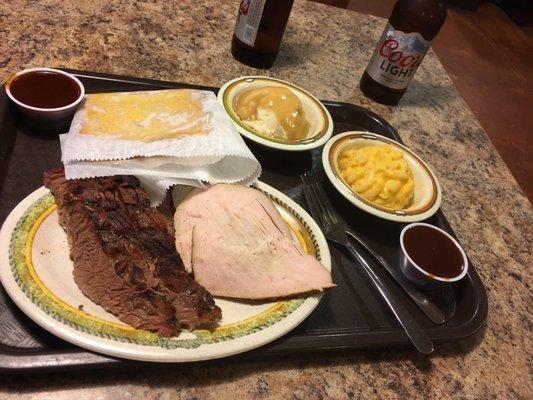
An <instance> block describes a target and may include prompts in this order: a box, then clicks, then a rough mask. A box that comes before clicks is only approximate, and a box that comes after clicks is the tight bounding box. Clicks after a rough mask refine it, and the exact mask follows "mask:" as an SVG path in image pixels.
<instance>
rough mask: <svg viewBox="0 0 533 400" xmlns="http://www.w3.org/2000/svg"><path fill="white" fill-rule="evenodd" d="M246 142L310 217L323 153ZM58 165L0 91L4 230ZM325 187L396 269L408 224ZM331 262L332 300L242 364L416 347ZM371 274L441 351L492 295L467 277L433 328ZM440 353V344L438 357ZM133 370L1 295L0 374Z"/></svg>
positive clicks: (374, 126)
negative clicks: (310, 196)
mask: <svg viewBox="0 0 533 400" xmlns="http://www.w3.org/2000/svg"><path fill="white" fill-rule="evenodd" d="M69 72H71V73H74V74H75V75H77V76H78V78H80V79H81V81H82V82H83V84H84V85H85V88H86V91H87V93H95V92H112V91H135V90H155V89H162V88H180V87H194V88H200V89H206V90H212V91H215V92H216V91H217V89H216V88H210V87H202V86H196V85H189V84H183V83H172V82H161V81H154V80H146V79H137V78H129V77H121V76H111V75H103V74H97V73H91V72H83V71H69ZM323 103H324V104H325V106H326V107H327V108H328V110H329V111H330V113H331V115H332V117H333V122H334V126H335V131H334V134H337V133H340V132H345V131H349V130H368V131H372V132H375V133H379V134H382V135H385V136H387V137H390V138H393V139H395V140H397V141H399V142H401V139H400V137H399V136H398V133H397V132H396V130H395V129H394V128H393V127H392V126H391V125H389V124H388V123H387V122H386V121H385V120H383V119H382V118H380V117H379V116H378V115H376V114H374V113H372V112H370V111H368V110H366V109H364V108H362V107H358V106H355V105H353V104H347V103H338V102H332V101H324V102H323ZM247 143H248V145H249V147H250V149H251V150H252V151H253V153H254V154H255V155H256V157H257V158H258V160H259V161H260V163H261V165H262V166H263V174H262V176H261V178H260V179H261V180H262V181H264V182H266V183H268V184H269V185H272V186H274V187H275V188H277V189H279V190H281V191H282V192H284V193H285V194H286V195H288V196H289V197H291V198H292V199H294V200H295V201H296V202H297V203H299V204H300V205H302V206H303V207H304V208H307V205H306V203H305V200H304V199H303V197H302V191H301V187H300V179H299V175H300V174H302V173H304V172H306V171H309V170H316V171H321V170H322V166H321V152H322V148H318V149H315V150H313V151H308V152H301V153H296V154H295V153H290V154H289V153H287V152H280V151H273V150H267V149H266V148H262V147H259V146H257V145H255V144H254V143H251V142H247ZM428 161H431V160H428ZM59 165H60V149H59V141H58V137H57V132H48V133H43V132H35V131H31V130H28V129H26V128H24V126H23V123H22V121H20V120H19V119H18V117H17V115H16V112H15V111H14V110H13V109H12V107H11V105H10V104H9V103H8V101H7V97H6V95H5V91H4V90H1V92H0V221H1V222H3V221H4V219H5V217H6V216H7V215H8V214H9V212H10V211H11V210H12V209H13V207H15V206H16V205H17V203H18V202H19V201H21V200H22V199H23V198H24V197H25V196H27V195H28V194H29V193H31V192H32V191H34V190H35V189H37V188H38V187H39V186H41V174H42V172H43V171H45V170H47V169H49V168H52V167H56V166H59ZM323 185H324V188H325V189H326V192H327V194H328V196H329V197H330V200H331V201H332V203H333V204H334V205H335V207H336V208H337V210H338V211H339V212H340V213H341V215H343V216H344V218H345V219H346V220H347V221H348V223H349V224H350V225H351V226H352V228H353V229H354V230H355V231H356V232H358V233H359V234H360V236H362V237H364V239H365V241H366V242H367V243H368V245H369V246H371V247H372V248H373V250H374V251H375V252H377V253H378V254H380V255H381V256H382V257H383V258H384V259H386V260H388V261H390V262H393V263H394V262H395V260H396V259H397V257H398V248H399V247H398V237H399V232H400V230H401V229H402V227H403V226H404V225H403V224H400V223H393V222H387V221H382V220H379V219H378V218H375V217H372V216H370V215H368V214H365V213H363V212H361V211H358V210H357V209H355V208H354V207H353V206H351V205H350V204H349V203H348V202H347V201H346V200H344V199H343V198H342V197H341V196H340V195H338V194H337V192H336V191H335V190H334V189H333V187H332V186H331V184H330V183H329V181H327V179H326V178H324V179H323ZM427 222H429V223H431V224H434V225H437V226H440V227H442V228H443V229H445V230H446V231H448V232H450V233H451V234H452V235H453V232H452V230H451V228H450V226H449V224H448V223H447V221H446V219H445V217H444V215H443V213H442V212H441V211H438V212H437V214H436V215H435V216H433V217H432V218H430V219H429V220H428V221H427ZM331 254H332V261H333V278H334V281H335V282H336V283H337V284H338V286H337V287H336V288H335V289H333V290H330V291H328V292H327V294H326V295H325V296H324V298H323V299H322V301H321V302H320V304H319V306H318V307H317V308H316V310H315V311H314V312H313V313H312V314H311V315H310V316H309V318H307V319H306V320H305V321H304V322H303V323H302V324H301V325H300V326H298V327H297V328H296V329H294V330H293V331H292V332H290V333H288V334H287V335H285V336H283V337H282V338H280V339H278V340H276V341H275V342H273V343H271V344H269V345H266V346H263V347H261V348H259V349H257V350H254V351H252V352H249V353H244V354H243V355H240V356H237V357H243V356H244V357H246V356H248V355H251V354H253V355H254V356H257V355H273V354H282V353H297V352H311V351H320V350H341V349H342V350H346V349H363V348H371V347H379V346H409V345H410V342H409V339H408V338H407V336H406V335H405V333H404V332H403V330H402V329H401V327H400V325H399V324H398V323H397V322H396V320H395V319H394V317H393V316H392V315H391V313H390V312H389V310H388V309H387V307H386V305H385V304H384V302H383V301H382V300H381V298H380V297H379V296H378V295H377V293H376V291H375V290H374V288H373V287H372V284H371V283H370V282H369V280H368V279H367V277H366V275H365V274H364V272H362V270H361V269H360V267H358V266H357V265H356V264H355V263H354V262H352V261H351V260H350V259H349V258H347V257H345V256H344V255H343V253H342V252H340V251H338V250H337V249H336V248H334V247H331ZM374 268H375V270H376V272H377V273H378V274H380V275H381V276H383V278H384V279H386V280H388V282H389V284H390V286H391V287H392V288H393V290H394V291H396V292H397V293H398V295H399V296H401V298H403V299H404V300H405V305H406V307H408V309H409V310H410V311H411V312H412V314H413V316H414V318H415V319H416V320H417V321H418V322H419V323H420V324H421V326H422V327H423V328H424V329H425V331H426V332H427V333H428V335H429V336H430V337H431V338H432V339H433V340H434V341H435V342H436V343H438V342H443V341H453V340H458V339H462V338H465V337H468V336H470V335H472V334H474V333H475V332H476V331H478V330H479V329H480V328H481V327H482V326H483V325H484V323H485V321H486V318H487V298H486V293H485V289H484V287H483V284H482V283H481V281H480V279H479V276H478V275H477V273H476V271H475V268H474V267H473V266H471V267H470V269H469V272H468V275H467V276H466V278H465V279H463V280H462V281H460V282H459V283H456V284H453V285H450V286H448V287H446V288H445V289H440V290H434V291H433V292H431V293H429V296H430V297H431V298H432V299H434V301H435V302H436V303H438V304H440V305H441V307H442V309H443V310H444V311H445V313H446V315H447V316H448V318H449V319H448V320H447V321H446V322H445V323H444V324H442V325H436V324H434V323H432V322H431V321H430V320H429V319H427V318H426V317H425V315H424V314H422V313H421V312H420V310H419V309H418V308H417V307H416V306H415V305H414V303H412V302H411V301H410V300H409V299H408V298H407V296H406V295H404V293H403V292H402V290H401V289H400V288H399V287H398V286H397V285H396V283H394V282H392V281H391V280H390V279H389V278H388V275H387V273H386V272H384V271H383V270H382V269H381V268H380V267H379V266H377V265H374ZM438 350H439V349H438V345H437V347H436V351H437V352H438ZM413 351H415V350H414V349H413ZM128 364H132V362H128V361H124V360H117V359H114V358H110V357H106V356H102V355H99V354H95V353H92V352H88V351H86V350H83V349H81V348H79V347H76V346H74V345H71V344H69V343H66V342H64V341H62V340H60V339H58V338H56V337H55V336H53V335H51V334H49V333H48V332H46V331H44V330H43V329H41V328H40V327H38V326H37V325H36V324H35V323H33V322H32V321H31V320H30V319H29V318H27V317H26V316H25V315H24V314H23V313H22V312H21V311H19V310H18V308H17V307H16V306H15V305H14V304H13V302H12V301H11V300H10V299H9V298H8V297H7V295H6V294H5V292H4V291H3V289H0V371H3V372H32V371H33V372H39V371H43V372H44V371H49V370H57V369H73V368H96V367H111V366H119V365H128ZM136 364H139V363H136ZM145 364H148V363H145Z"/></svg>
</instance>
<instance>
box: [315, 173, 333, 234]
mask: <svg viewBox="0 0 533 400" xmlns="http://www.w3.org/2000/svg"><path fill="white" fill-rule="evenodd" d="M309 186H310V188H311V191H312V192H313V196H314V198H315V199H316V202H317V203H318V205H319V207H320V212H321V214H322V215H323V216H324V221H325V225H326V226H329V225H332V224H333V222H332V220H331V218H330V216H329V213H328V210H327V209H326V207H325V205H324V204H323V203H322V201H320V196H319V191H318V185H317V184H316V181H315V180H312V181H311V184H310V185H309Z"/></svg>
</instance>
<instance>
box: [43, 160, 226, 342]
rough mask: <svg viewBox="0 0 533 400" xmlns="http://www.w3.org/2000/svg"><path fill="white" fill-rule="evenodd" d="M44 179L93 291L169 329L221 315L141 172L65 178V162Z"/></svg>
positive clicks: (149, 326)
mask: <svg viewBox="0 0 533 400" xmlns="http://www.w3.org/2000/svg"><path fill="white" fill-rule="evenodd" d="M43 181H44V184H45V186H46V187H47V188H49V189H50V190H51V192H52V194H53V195H54V197H55V199H56V202H57V204H58V212H59V220H60V223H61V225H62V226H63V228H64V229H65V230H66V232H67V236H68V241H69V245H70V257H71V259H72V261H73V263H74V280H75V281H76V284H77V285H78V286H79V288H80V290H81V291H82V292H83V294H85V295H86V296H87V297H88V298H89V299H91V300H92V301H94V302H95V303H96V304H99V305H100V306H102V307H103V308H104V309H105V310H106V311H108V312H110V313H112V314H114V315H116V316H117V317H118V318H119V319H120V320H122V321H124V322H126V323H128V324H130V325H132V326H134V327H135V328H140V329H146V330H150V331H155V332H158V333H159V334H161V335H164V336H173V335H176V334H177V333H179V331H180V328H182V327H185V328H189V329H193V328H195V327H197V326H210V325H213V324H215V323H216V322H217V321H218V320H220V318H221V311H220V308H218V307H217V306H216V305H215V302H214V301H213V298H212V297H211V294H210V293H209V292H208V291H207V290H206V289H205V288H204V287H202V286H201V285H200V284H198V283H197V282H195V281H194V279H193V278H192V276H191V275H190V274H189V273H188V272H187V271H185V269H184V267H183V262H182V260H181V258H180V256H179V255H178V253H177V252H176V248H175V245H174V237H173V229H172V227H171V224H170V222H169V221H168V220H167V219H166V218H165V217H164V216H163V215H162V214H161V213H160V212H159V211H157V210H156V209H154V208H152V207H150V202H149V199H148V195H147V193H146V192H145V191H144V190H143V189H141V188H140V187H139V181H138V180H137V179H136V178H134V177H132V176H114V177H103V178H92V179H79V180H66V179H65V172H64V170H63V169H62V168H60V169H53V170H51V171H48V172H46V173H45V174H44V176H43Z"/></svg>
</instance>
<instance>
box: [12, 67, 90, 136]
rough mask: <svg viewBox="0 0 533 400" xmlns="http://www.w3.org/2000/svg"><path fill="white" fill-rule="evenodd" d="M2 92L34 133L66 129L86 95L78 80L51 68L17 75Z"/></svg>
mask: <svg viewBox="0 0 533 400" xmlns="http://www.w3.org/2000/svg"><path fill="white" fill-rule="evenodd" d="M5 89H6V93H7V95H8V97H9V98H10V99H11V100H12V101H13V103H14V104H15V105H16V107H17V109H18V110H19V112H20V115H21V117H22V118H23V119H24V122H26V123H27V124H28V125H29V126H31V127H32V128H36V129H57V128H60V127H64V126H66V125H67V124H68V123H69V122H70V120H71V118H72V116H73V115H74V112H75V111H76V108H77V107H78V105H79V104H80V102H81V101H82V100H83V96H84V95H85V89H84V87H83V84H82V83H81V82H80V81H79V79H78V78H76V77H75V76H74V75H72V74H69V73H67V72H64V71H60V70H57V69H52V68H31V69H26V70H24V71H20V72H17V73H16V74H14V75H12V76H11V77H10V78H9V79H8V80H7V82H6V84H5Z"/></svg>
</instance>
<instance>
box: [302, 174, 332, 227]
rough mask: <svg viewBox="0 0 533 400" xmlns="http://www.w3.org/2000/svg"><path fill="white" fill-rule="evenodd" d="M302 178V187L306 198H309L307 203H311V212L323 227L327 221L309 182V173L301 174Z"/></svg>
mask: <svg viewBox="0 0 533 400" xmlns="http://www.w3.org/2000/svg"><path fill="white" fill-rule="evenodd" d="M300 179H301V180H302V183H303V185H302V188H303V191H304V195H305V199H306V200H307V204H308V205H309V209H310V211H311V214H312V215H313V218H315V219H316V220H317V222H318V224H319V225H320V227H321V228H322V229H324V227H325V226H326V223H325V221H324V217H323V215H322V212H321V211H320V207H319V206H318V201H317V199H316V197H315V195H314V193H313V192H312V190H311V186H310V183H309V173H307V172H306V173H305V174H303V175H300Z"/></svg>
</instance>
